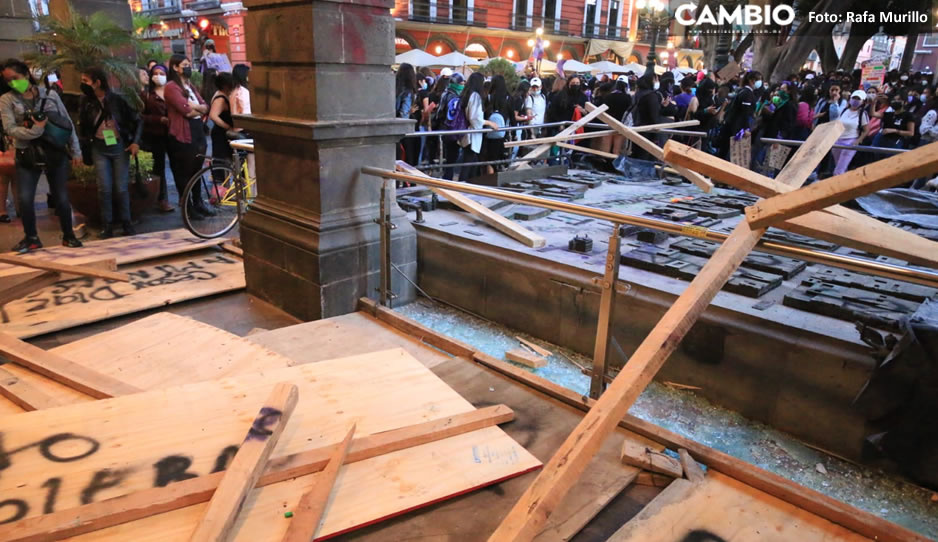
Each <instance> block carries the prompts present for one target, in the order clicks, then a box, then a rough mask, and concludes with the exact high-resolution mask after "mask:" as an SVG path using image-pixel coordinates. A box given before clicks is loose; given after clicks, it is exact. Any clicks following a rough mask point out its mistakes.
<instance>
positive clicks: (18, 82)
mask: <svg viewBox="0 0 938 542" xmlns="http://www.w3.org/2000/svg"><path fill="white" fill-rule="evenodd" d="M10 88H12V89H13V90H15V91H17V92H19V93H20V94H22V93H24V92H26V90H27V89H29V81H28V80H26V79H14V80H12V81H10Z"/></svg>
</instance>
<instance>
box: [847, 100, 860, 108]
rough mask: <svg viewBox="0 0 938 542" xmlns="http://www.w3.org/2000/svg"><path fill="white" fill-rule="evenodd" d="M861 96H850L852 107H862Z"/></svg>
mask: <svg viewBox="0 0 938 542" xmlns="http://www.w3.org/2000/svg"><path fill="white" fill-rule="evenodd" d="M860 103H861V101H860V98H850V107H860Z"/></svg>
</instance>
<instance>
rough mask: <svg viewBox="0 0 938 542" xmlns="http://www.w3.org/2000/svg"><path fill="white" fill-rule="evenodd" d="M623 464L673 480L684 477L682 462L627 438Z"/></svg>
mask: <svg viewBox="0 0 938 542" xmlns="http://www.w3.org/2000/svg"><path fill="white" fill-rule="evenodd" d="M621 459H622V462H623V463H625V464H626V465H631V466H633V467H638V468H640V469H644V470H647V471H651V472H657V473H659V474H667V475H668V476H670V477H672V478H681V477H682V476H684V467H682V466H681V462H680V461H678V460H677V459H674V458H673V457H669V456H667V455H665V454H663V453H661V452H659V451H657V450H652V449H651V448H649V447H647V446H645V445H644V444H643V443H641V442H636V441H635V440H632V439H631V438H629V437H626V438H625V440H624V441H623V442H622V455H621Z"/></svg>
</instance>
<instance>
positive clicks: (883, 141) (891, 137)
mask: <svg viewBox="0 0 938 542" xmlns="http://www.w3.org/2000/svg"><path fill="white" fill-rule="evenodd" d="M889 106H890V108H889V109H887V110H886V112H885V113H884V114H883V122H882V125H881V126H882V128H881V129H880V131H879V133H878V134H876V137H874V138H873V146H874V147H887V148H891V149H907V148H909V143H910V142H911V141H912V138H913V137H914V136H915V115H914V114H912V113H910V112H909V111H908V110H907V107H906V102H904V101H903V100H902V99H901V98H899V97H898V96H896V97H893V99H892V102H890V104H889Z"/></svg>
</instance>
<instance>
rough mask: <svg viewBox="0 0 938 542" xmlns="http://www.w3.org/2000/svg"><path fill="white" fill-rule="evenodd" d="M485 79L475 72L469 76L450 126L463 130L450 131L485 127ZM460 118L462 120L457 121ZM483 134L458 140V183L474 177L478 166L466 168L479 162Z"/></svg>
mask: <svg viewBox="0 0 938 542" xmlns="http://www.w3.org/2000/svg"><path fill="white" fill-rule="evenodd" d="M484 89H485V77H484V76H483V75H482V74H481V73H479V72H475V73H473V74H472V75H470V76H469V79H468V80H467V81H466V87H465V88H464V89H463V91H462V95H461V96H460V97H459V108H458V109H457V111H456V114H455V118H454V121H453V123H452V126H463V125H465V128H450V129H451V130H465V129H471V130H481V129H482V128H484V127H485V110H484V107H483V106H484V102H485V100H484V98H483V94H484V93H485V90H484ZM459 116H462V120H460V119H459ZM483 136H484V134H482V133H481V132H478V133H472V134H465V135H463V136H462V137H461V138H460V139H459V145H460V146H461V147H462V162H461V163H462V164H463V166H462V167H460V168H459V180H460V182H467V181H469V179H471V178H473V177H475V176H476V172H477V171H478V166H467V165H465V164H469V163H472V162H477V161H478V160H479V153H480V152H482V139H483Z"/></svg>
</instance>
